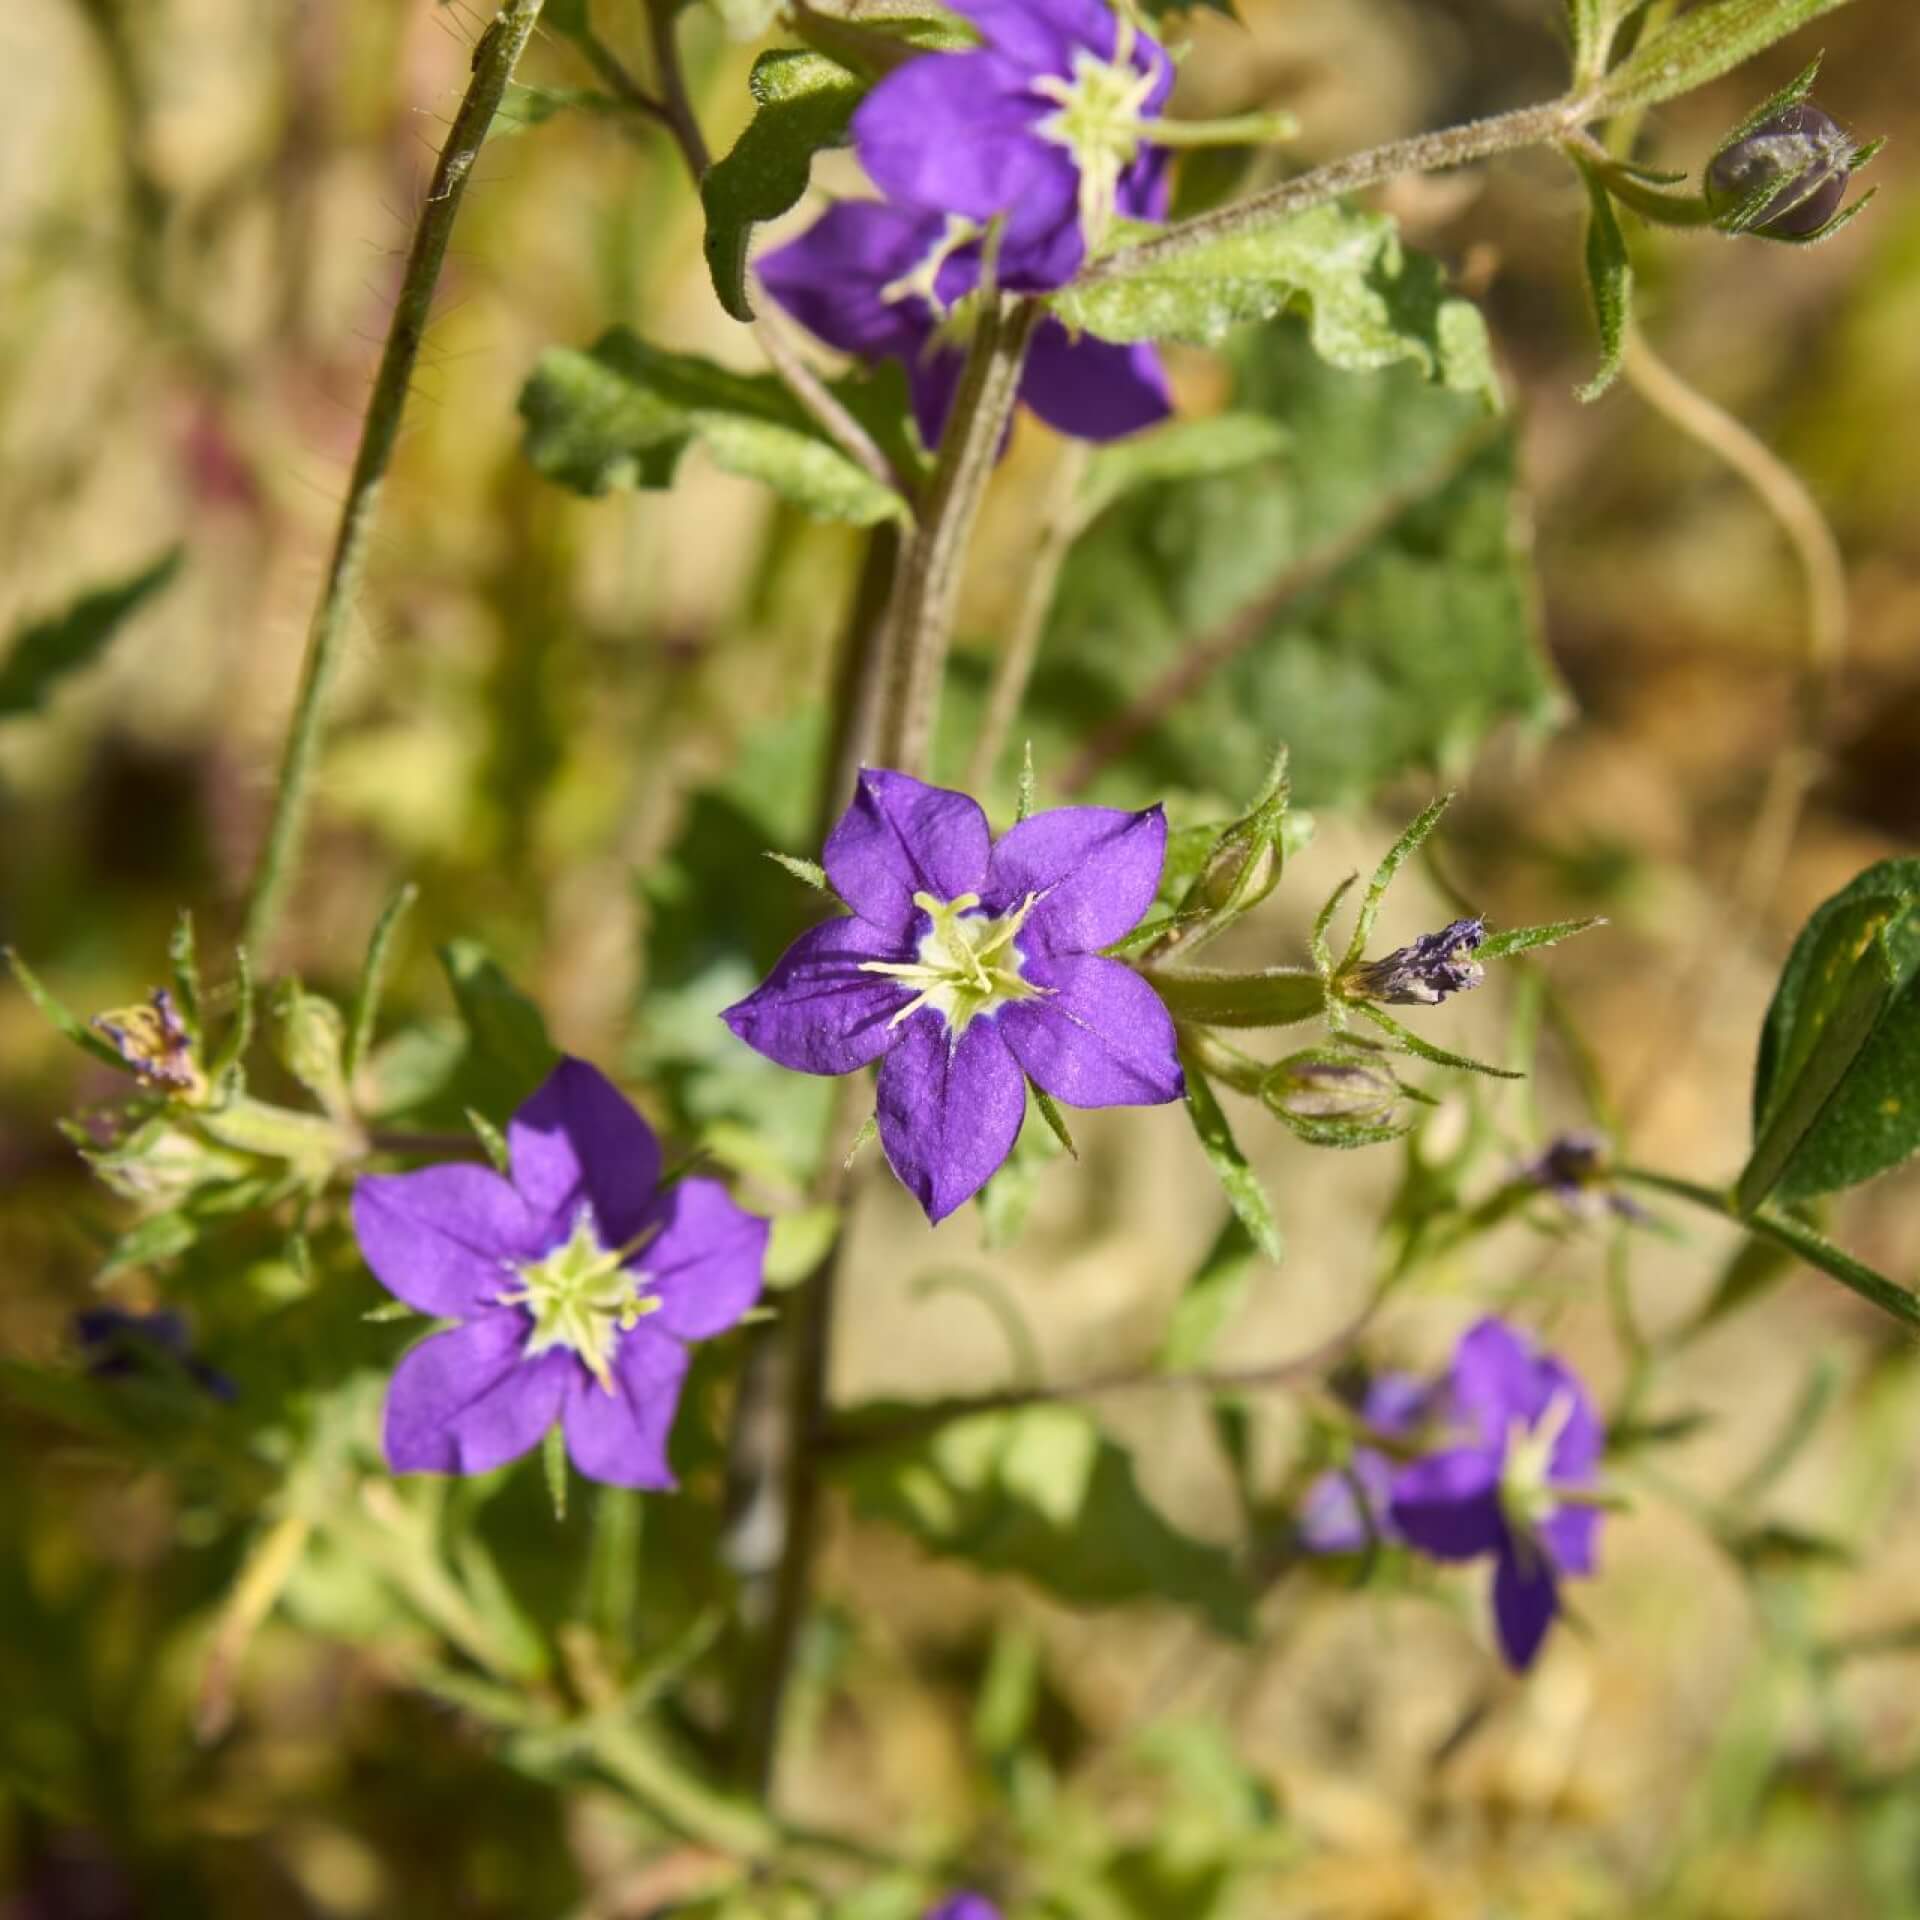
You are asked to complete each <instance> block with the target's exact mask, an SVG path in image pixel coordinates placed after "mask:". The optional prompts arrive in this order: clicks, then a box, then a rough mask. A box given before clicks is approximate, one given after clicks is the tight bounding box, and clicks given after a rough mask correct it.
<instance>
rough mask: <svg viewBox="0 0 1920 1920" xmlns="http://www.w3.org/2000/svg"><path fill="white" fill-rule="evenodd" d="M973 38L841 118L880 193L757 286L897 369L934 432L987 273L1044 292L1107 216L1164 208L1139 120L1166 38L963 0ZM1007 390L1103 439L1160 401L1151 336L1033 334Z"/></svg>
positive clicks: (1096, 18)
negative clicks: (969, 309) (1146, 341)
mask: <svg viewBox="0 0 1920 1920" xmlns="http://www.w3.org/2000/svg"><path fill="white" fill-rule="evenodd" d="M958 11H959V12H961V13H962V14H964V15H965V16H966V17H967V18H968V19H969V20H971V21H972V22H973V24H974V25H975V26H976V27H977V28H978V29H979V31H980V34H981V36H982V38H983V40H984V41H985V44H984V45H983V46H981V47H978V48H975V49H973V50H971V51H967V52H959V53H929V54H924V55H921V56H920V57H919V58H917V59H913V60H909V61H908V62H907V63H906V64H905V65H903V66H901V67H898V68H896V69H895V70H894V71H893V72H892V73H890V74H888V75H887V76H886V78H885V79H883V80H881V81H880V83H879V84H878V85H877V86H876V87H875V88H874V89H873V91H872V92H871V93H870V94H869V95H868V96H867V98H866V100H865V101H864V102H862V104H861V106H860V108H859V110H858V111H857V112H856V113H855V115H854V117H853V139H854V145H855V147H856V149H857V151H858V153H859V156H860V160H861V164H862V165H863V166H864V167H865V169H866V171H867V173H868V175H869V177H870V178H871V179H872V180H873V181H874V183H875V184H876V185H877V186H878V187H879V188H880V190H881V192H882V193H883V194H885V195H886V199H885V200H884V201H869V200H862V201H843V202H841V203H840V204H838V205H836V206H834V207H832V208H831V209H830V210H829V211H828V212H827V213H826V214H825V215H824V216H823V217H822V218H821V219H820V220H819V221H818V222H816V224H815V225H814V226H812V227H811V228H809V229H808V231H807V232H806V233H804V234H802V235H801V236H800V238H799V239H797V240H795V241H793V242H791V243H790V244H789V245H787V246H785V247H781V248H779V249H777V250H776V251H774V252H773V253H770V254H768V255H767V256H766V258H765V259H763V260H762V261H761V262H760V263H759V272H760V278H761V280H762V282H763V284H764V285H765V287H766V289H767V291H768V293H769V294H771V295H772V297H773V298H774V299H775V300H776V301H777V302H778V303H779V304H780V305H781V306H783V307H785V308H786V309H787V311H788V312H790V313H791V314H793V315H794V317H795V318H796V319H798V320H799V321H800V322H801V323H802V324H803V325H804V326H806V327H807V328H808V329H809V330H810V331H811V332H813V333H815V334H817V335H818V336H819V337H820V338H821V339H822V340H824V341H826V342H827V343H828V345H830V346H834V347H838V348H839V349H840V350H841V351H842V352H845V353H849V354H852V355H854V356H856V357H857V358H860V359H864V360H886V359H891V360H897V361H899V362H900V363H901V364H902V365H903V366H904V367H905V368H906V371H907V377H908V382H909V385H910V387H911V389H912V394H913V406H914V416H915V419H916V422H917V423H918V425H919V429H920V434H921V438H922V439H923V440H924V441H925V442H926V444H927V445H929V446H932V445H933V444H935V443H936V442H937V441H938V439H939V437H940V432H941V429H942V426H943V425H944V423H945V420H946V416H947V412H948V410H949V408H950V407H951V405H952V402H953V396H954V392H955V390H956V388H957V386H958V382H959V375H960V369H961V367H962V366H963V365H964V362H965V353H964V342H963V340H962V338H961V329H962V326H963V323H964V313H965V306H964V303H965V302H966V301H968V299H969V298H970V297H971V296H972V295H974V294H975V293H977V292H978V291H979V290H980V289H981V287H982V286H983V285H985V284H986V283H987V282H988V280H989V278H990V279H991V283H992V285H993V286H994V287H995V288H998V289H1002V290H1005V291H1008V292H1012V293H1044V292H1047V291H1049V290H1051V289H1052V288H1055V287H1059V286H1063V285H1065V284H1066V282H1067V281H1068V280H1070V279H1072V277H1073V276H1074V274H1075V273H1077V272H1078V271H1079V268H1080V266H1081V263H1082V262H1083V261H1084V260H1085V258H1086V255H1087V250H1088V248H1089V246H1091V245H1095V244H1097V243H1098V242H1099V240H1100V239H1101V238H1102V236H1103V235H1104V234H1105V232H1106V231H1107V229H1108V228H1109V227H1110V226H1111V224H1112V222H1113V220H1114V219H1115V217H1116V216H1125V217H1128V218H1132V219H1143V220H1153V219H1159V218H1161V217H1163V216H1164V214H1165V212H1166V198H1167V156H1166V153H1165V151H1164V150H1163V149H1160V148H1157V147H1155V146H1153V145H1152V144H1151V142H1150V137H1149V136H1150V133H1151V128H1152V125H1153V123H1154V120H1155V118H1156V116H1157V115H1158V113H1159V110H1160V108H1161V106H1162V105H1163V104H1164V103H1165V100H1166V97H1167V94H1168V92H1169V91H1170V90H1171V88H1172V85H1173V66H1172V62H1171V61H1170V60H1169V59H1168V58H1167V54H1166V51H1165V49H1163V48H1162V47H1161V46H1160V45H1159V44H1158V43H1157V42H1156V41H1154V40H1153V39H1152V38H1151V37H1150V36H1149V35H1147V34H1146V33H1144V32H1142V31H1141V30H1140V29H1139V28H1138V27H1137V26H1136V25H1135V24H1134V23H1133V21H1132V20H1131V19H1129V18H1123V17H1122V16H1120V15H1118V14H1116V13H1115V12H1114V11H1113V10H1111V9H1110V8H1109V7H1108V6H1106V5H1105V4H1104V0H960V4H959V6H958ZM1021 396H1022V398H1023V399H1024V400H1025V401H1026V403H1027V404H1028V405H1029V406H1030V407H1032V409H1033V410H1034V411H1035V412H1036V413H1037V414H1039V415H1040V417H1041V418H1042V419H1044V420H1045V421H1047V423H1048V424H1049V425H1051V426H1053V427H1056V428H1057V429H1058V430H1059V431H1060V432H1062V433H1066V434H1071V435H1074V436H1076V437H1078V438H1081V439H1087V440H1111V439H1116V438H1118V437H1119V436H1121V435H1123V434H1128V433H1133V432H1135V431H1137V430H1138V429H1140V428H1142V427H1146V426H1151V425H1153V424H1154V423H1156V422H1157V421H1160V420H1163V419H1165V418H1166V416H1167V414H1168V412H1169V404H1168V399H1167V388H1166V378H1165V374H1164V372H1163V371H1162V368H1161V365H1160V361H1159V357H1158V355H1157V354H1156V353H1155V352H1154V350H1153V348H1152V347H1151V346H1146V345H1139V346H1131V347H1120V346H1112V345H1109V344H1107V343H1106V342H1104V341H1099V340H1091V339H1084V338H1081V339H1076V338H1074V337H1072V336H1071V335H1069V334H1068V332H1067V330H1066V329H1065V328H1064V327H1062V326H1061V325H1060V323H1059V322H1058V321H1056V320H1050V319H1049V320H1043V321H1042V322H1041V323H1040V325H1039V326H1038V327H1037V328H1036V329H1035V332H1034V336H1033V340H1032V343H1031V346H1030V349H1029V353H1028V359H1027V364H1026V367H1025V370H1024V373H1023V377H1022V384H1021Z"/></svg>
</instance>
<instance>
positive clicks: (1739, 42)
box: [1595, 0, 1846, 117]
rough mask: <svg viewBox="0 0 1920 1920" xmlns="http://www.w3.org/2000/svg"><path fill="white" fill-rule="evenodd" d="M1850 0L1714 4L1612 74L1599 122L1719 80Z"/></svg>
mask: <svg viewBox="0 0 1920 1920" xmlns="http://www.w3.org/2000/svg"><path fill="white" fill-rule="evenodd" d="M1845 4H1846V0H1709V4H1708V5H1705V6H1697V7H1694V8H1693V9H1692V10H1691V11H1690V12H1687V13H1683V14H1682V15H1681V16H1680V17H1679V18H1678V19H1677V20H1671V21H1669V22H1668V23H1667V25H1666V26H1664V27H1662V28H1661V29H1660V30H1659V32H1657V33H1655V34H1652V35H1650V36H1649V37H1648V38H1647V39H1645V40H1642V41H1641V43H1640V44H1639V46H1637V47H1636V48H1635V49H1634V50H1633V52H1632V53H1631V54H1629V55H1628V56H1627V58H1626V59H1624V60H1623V61H1621V63H1620V64H1619V65H1618V66H1617V67H1615V68H1614V70H1613V71H1612V72H1611V73H1610V74H1608V75H1607V77H1606V80H1605V82H1604V83H1603V85H1602V86H1601V88H1600V90H1599V94H1598V97H1597V99H1596V101H1595V114H1596V117H1598V116H1601V115H1606V114H1614V113H1621V112H1624V111H1625V110H1626V109H1628V108H1629V107H1650V106H1653V105H1655V104H1657V103H1658V102H1659V101H1662V100H1671V99H1673V98H1674V96H1675V95H1676V94H1682V93H1691V92H1692V91H1693V90H1694V88H1696V87H1701V86H1704V85H1705V84H1706V83H1707V82H1708V81H1709V80H1716V79H1718V78H1719V76H1720V75H1721V74H1723V73H1726V72H1728V71H1730V70H1731V69H1732V68H1734V67H1737V66H1738V65H1739V64H1740V63H1741V62H1742V61H1743V60H1746V59H1749V58H1751V57H1752V56H1753V55H1754V54H1756V53H1759V52H1760V51H1761V50H1762V49H1763V48H1766V47H1770V46H1772V45H1773V43H1774V42H1775V41H1776V40H1783V39H1785V38H1786V36H1787V35H1788V34H1790V33H1792V32H1793V31H1794V30H1795V29H1796V28H1799V27H1803V26H1805V25H1806V24H1807V22H1808V21H1810V20H1817V19H1818V18H1819V17H1820V16H1821V15H1822V14H1823V13H1831V12H1833V10H1834V9H1835V8H1836V7H1840V6H1844V5H1845Z"/></svg>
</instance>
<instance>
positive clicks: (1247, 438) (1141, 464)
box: [1078, 413, 1292, 521]
mask: <svg viewBox="0 0 1920 1920" xmlns="http://www.w3.org/2000/svg"><path fill="white" fill-rule="evenodd" d="M1291 438H1292V436H1291V435H1290V434H1289V433H1288V432H1287V430H1286V428H1285V427H1284V426H1282V425H1281V424H1280V422H1279V421H1278V420H1269V419H1267V418H1266V417H1265V416H1264V415H1262V414H1258V413H1216V414H1215V415H1213V417H1212V418H1211V419H1207V420H1175V421H1173V422H1171V423H1170V424H1169V425H1167V426H1164V427H1156V428H1155V429H1154V430H1153V431H1152V432H1151V433H1133V434H1129V435H1128V436H1127V437H1126V438H1125V439H1124V440H1116V441H1114V442H1113V443H1112V444H1111V445H1109V446H1104V447H1101V448H1099V449H1098V450H1097V451H1096V452H1095V453H1094V454H1093V455H1092V456H1091V458H1090V459H1089V460H1088V461H1087V470H1086V475H1085V477H1084V478H1083V479H1082V481H1081V483H1080V498H1079V502H1078V509H1079V512H1080V515H1081V518H1082V519H1083V520H1085V521H1091V520H1093V519H1094V518H1095V517H1096V516H1097V515H1099V514H1101V513H1104V512H1105V511H1106V509H1107V508H1108V507H1110V506H1111V505H1112V504H1113V503H1114V501H1116V500H1118V499H1120V498H1121V497H1122V496H1123V495H1125V494H1129V493H1132V492H1133V491H1134V490H1135V489H1136V488H1138V487H1149V486H1157V485H1159V484H1161V483H1162V482H1165V481H1168V480H1200V479H1205V478H1207V477H1208V476H1210V475H1213V474H1219V473H1238V472H1240V471H1241V470H1242V469H1243V468H1246V467H1252V466H1258V465H1259V464H1260V463H1261V462H1262V461H1266V460H1275V459H1278V458H1279V457H1280V456H1281V455H1282V454H1283V453H1285V452H1286V450H1287V447H1288V445H1289V443H1290V441H1291Z"/></svg>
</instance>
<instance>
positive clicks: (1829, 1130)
mask: <svg viewBox="0 0 1920 1920" xmlns="http://www.w3.org/2000/svg"><path fill="white" fill-rule="evenodd" d="M1916 1087H1920V860H1914V859H1907V860H1883V861H1881V862H1880V863H1879V864H1878V865H1876V866H1872V867H1869V868H1868V869H1867V870H1866V871H1865V872H1864V873H1862V874H1861V875H1859V876H1858V878H1856V879H1855V880H1854V881H1853V882H1852V884H1851V885H1849V886H1847V887H1845V888H1843V889H1842V890H1841V891H1840V892H1839V893H1837V894H1835V895H1834V896H1833V898H1832V899H1830V900H1828V901H1827V902H1825V904H1824V905H1822V906H1821V907H1819V908H1818V909H1816V911H1815V912H1814V914H1813V917H1812V918H1811V919H1810V920H1809V921H1808V922H1807V924H1806V926H1805V928H1804V929H1802V931H1801V934H1800V937H1799V939H1798V940H1796V941H1795V942H1794V947H1793V951H1792V953H1791V954H1790V955H1789V956H1788V958H1787V964H1786V966H1785V968H1784V969H1783V970H1782V972H1781V975H1780V983H1779V985H1778V986H1777V987H1776V988H1775V990H1774V996H1773V1002H1772V1005H1771V1006H1770V1007H1769V1008H1768V1010H1767V1018H1766V1024H1765V1026H1764V1027H1763V1029H1762V1031H1761V1039H1760V1055H1759V1062H1758V1066H1757V1068H1756V1070H1755V1076H1754V1093H1753V1116H1754V1151H1753V1157H1752V1159H1751V1160H1749V1162H1748V1164H1747V1168H1746V1170H1745V1172H1744V1173H1742V1175H1741V1177H1740V1182H1739V1191H1738V1198H1739V1202H1740V1205H1741V1206H1742V1208H1743V1209H1747V1210H1751V1209H1752V1208H1753V1207H1755V1206H1757V1205H1758V1204H1759V1203H1760V1202H1761V1201H1762V1200H1763V1199H1765V1198H1766V1197H1767V1196H1768V1195H1772V1196H1774V1197H1775V1198H1777V1199H1780V1200H1783V1201H1792V1200H1797V1199H1806V1198H1808V1197H1810V1196H1812V1195H1814V1194H1819V1193H1830V1192H1833V1191H1835V1190H1837V1189H1839V1188H1842V1187H1850V1186H1854V1185H1857V1184H1858V1183H1859V1182H1860V1181H1863V1180H1870V1179H1872V1178H1873V1177H1874V1175H1876V1174H1879V1173H1884V1172H1885V1171H1886V1170H1887V1169H1888V1168H1890V1167H1894V1166H1898V1165H1899V1164H1900V1162H1901V1161H1903V1160H1905V1159H1907V1158H1909V1157H1910V1156H1911V1155H1912V1154H1913V1153H1914V1152H1916V1151H1920V1092H1916Z"/></svg>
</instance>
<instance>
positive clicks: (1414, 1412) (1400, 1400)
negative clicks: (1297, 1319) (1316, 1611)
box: [1294, 1373, 1434, 1553]
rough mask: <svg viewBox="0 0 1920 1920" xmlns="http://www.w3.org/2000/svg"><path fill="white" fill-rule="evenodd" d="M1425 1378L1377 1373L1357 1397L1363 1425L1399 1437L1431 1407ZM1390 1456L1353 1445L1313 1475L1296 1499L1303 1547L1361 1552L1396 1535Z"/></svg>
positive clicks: (1296, 1525)
mask: <svg viewBox="0 0 1920 1920" xmlns="http://www.w3.org/2000/svg"><path fill="white" fill-rule="evenodd" d="M1433 1402H1434V1390H1433V1387H1432V1385H1431V1383H1430V1382H1428V1381H1425V1380H1422V1379H1420V1378H1419V1377H1418V1376H1417V1375H1414V1374H1411V1373H1383V1374H1381V1375H1380V1376H1379V1377H1378V1378H1377V1379H1375V1380H1373V1381H1371V1382H1370V1383H1369V1384H1368V1387H1367V1392H1366V1397H1365V1399H1364V1400H1362V1401H1361V1403H1360V1418H1361V1420H1362V1422H1363V1423H1364V1424H1365V1426H1366V1427H1367V1429H1368V1430H1369V1431H1370V1432H1372V1433H1376V1434H1379V1435H1381V1436H1382V1437H1384V1438H1387V1439H1395V1440H1399V1439H1405V1438H1406V1437H1407V1436H1409V1435H1410V1434H1412V1433H1413V1432H1414V1431H1415V1429H1416V1428H1418V1427H1419V1426H1420V1424H1421V1423H1422V1422H1423V1421H1424V1420H1425V1419H1426V1418H1427V1416H1428V1414H1429V1413H1430V1412H1431V1411H1432V1408H1433ZM1392 1499H1393V1461H1392V1460H1391V1459H1390V1458H1389V1457H1388V1456H1387V1455H1386V1454H1384V1453H1382V1452H1381V1451H1380V1449H1379V1448H1378V1447H1366V1446H1362V1447H1356V1448H1354V1450H1353V1453H1352V1455H1351V1457H1350V1458H1349V1459H1348V1461H1347V1464H1346V1465H1345V1466H1344V1467H1335V1468H1333V1469H1331V1470H1329V1471H1328V1472H1326V1473H1323V1474H1321V1475H1319V1476H1318V1478H1316V1479H1315V1480H1314V1481H1313V1483H1312V1484H1311V1485H1310V1486H1309V1487H1308V1488H1307V1491H1306V1494H1305V1496H1304V1498H1303V1499H1302V1500H1301V1503H1300V1514H1299V1518H1298V1519H1297V1520H1296V1521H1295V1523H1294V1532H1295V1536H1296V1537H1297V1539H1298V1540H1299V1543H1300V1545H1301V1546H1302V1547H1303V1548H1305V1550H1306V1551H1307V1552H1308V1553H1365V1552H1366V1551H1367V1549H1368V1548H1369V1547H1373V1546H1384V1545H1388V1544H1390V1543H1392V1542H1393V1541H1396V1540H1397V1539H1398V1538H1399V1534H1398V1532H1397V1531H1396V1530H1395V1527H1394V1524H1393V1510H1392Z"/></svg>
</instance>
